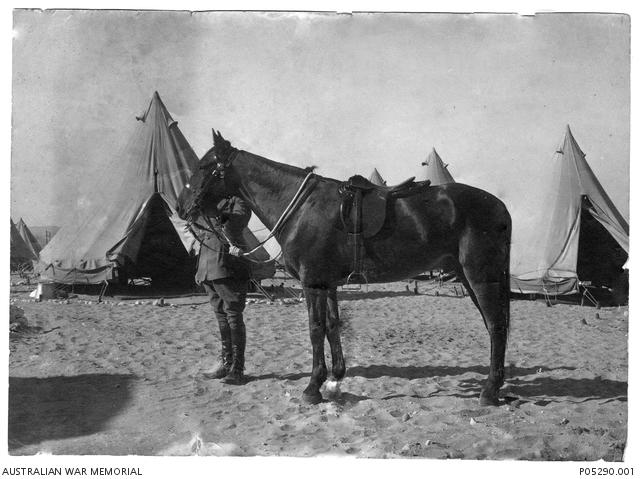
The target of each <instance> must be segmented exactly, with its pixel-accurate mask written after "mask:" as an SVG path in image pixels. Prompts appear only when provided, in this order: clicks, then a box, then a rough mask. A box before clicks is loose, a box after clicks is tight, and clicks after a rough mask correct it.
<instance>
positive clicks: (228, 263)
mask: <svg viewBox="0 0 640 479" xmlns="http://www.w3.org/2000/svg"><path fill="white" fill-rule="evenodd" d="M204 214H206V215H208V216H209V215H210V216H215V219H216V221H215V223H216V224H215V228H214V230H215V231H211V230H205V231H204V233H203V238H202V244H201V245H200V256H199V258H198V271H197V272H196V283H197V284H202V285H203V286H204V289H205V290H206V292H207V294H208V295H209V302H210V303H211V306H212V307H213V311H214V314H215V316H216V319H217V320H218V326H219V328H220V338H221V340H222V352H221V355H220V364H219V365H218V366H217V367H216V368H214V369H213V370H211V371H207V372H205V373H204V376H205V377H207V378H211V379H222V380H223V382H225V383H227V384H236V385H241V384H244V383H245V382H246V381H245V377H244V350H245V344H246V330H245V326H244V321H243V318H242V312H243V311H244V307H245V302H246V297H247V289H248V282H249V277H250V267H249V263H248V261H247V260H246V259H245V258H243V257H241V256H239V255H240V254H241V253H242V252H243V250H245V249H246V245H245V242H244V239H243V236H242V232H243V230H244V228H245V227H246V226H247V224H248V223H249V219H250V218H251V209H249V207H248V206H247V204H246V203H245V202H244V200H242V198H239V197H237V196H231V197H228V198H224V199H222V200H221V201H220V202H219V203H218V204H217V205H216V210H215V211H211V212H209V211H205V212H204ZM209 224H212V222H209Z"/></svg>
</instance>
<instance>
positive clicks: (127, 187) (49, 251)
mask: <svg viewBox="0 0 640 479" xmlns="http://www.w3.org/2000/svg"><path fill="white" fill-rule="evenodd" d="M136 120H138V123H136V127H135V129H134V131H133V132H132V136H131V138H130V140H129V142H128V143H127V144H126V146H125V148H124V149H123V151H122V152H121V154H120V155H118V156H117V158H114V161H113V163H112V164H110V165H108V167H109V169H108V171H107V172H106V173H105V175H97V178H96V180H94V181H95V184H94V185H91V186H95V189H94V190H93V191H92V197H91V198H88V199H86V203H88V206H87V207H85V209H84V211H78V212H77V214H76V215H75V216H73V215H72V218H71V219H70V221H69V222H68V223H67V224H66V225H64V226H62V227H61V228H60V230H59V231H58V232H57V233H56V235H55V236H54V237H53V238H52V239H51V241H50V242H49V243H48V244H47V245H46V246H45V247H44V248H43V249H42V251H41V253H40V261H39V262H38V263H37V266H36V271H37V272H39V273H40V276H41V278H42V279H45V280H47V279H48V280H52V281H55V282H58V283H67V284H72V283H75V284H97V283H102V282H104V281H106V280H112V279H116V277H117V278H118V279H119V280H120V281H122V282H124V281H125V280H126V279H127V278H139V277H150V278H151V280H152V281H153V282H156V281H157V282H159V283H171V282H173V283H176V282H182V281H193V277H194V273H195V268H196V261H195V253H196V250H197V242H196V241H195V238H194V237H193V236H192V234H191V233H190V232H188V231H187V229H186V223H185V222H184V221H183V220H181V219H180V218H179V217H178V215H177V213H176V211H175V207H176V204H177V199H178V195H179V194H180V192H181V191H182V188H183V187H184V185H185V184H186V183H187V181H188V179H189V178H190V176H191V172H192V171H194V169H195V168H197V164H198V158H197V156H196V154H195V152H194V151H193V149H192V148H191V146H190V145H189V143H188V142H187V140H186V138H185V137H184V135H183V134H182V132H181V131H180V129H179V128H178V123H177V121H175V120H174V119H173V118H172V117H171V115H170V114H169V112H168V111H167V109H166V107H165V105H164V104H163V102H162V100H161V99H160V96H159V95H158V93H157V92H155V93H154V94H153V97H152V99H151V102H150V103H149V106H148V108H147V110H146V111H145V112H144V114H143V115H141V116H138V117H136ZM109 177H110V179H109ZM80 200H84V199H83V198H80V199H79V202H81V201H80ZM250 234H251V233H250V232H245V236H249V235H250ZM251 236H253V235H251ZM254 239H255V237H254ZM247 242H250V238H249V239H247ZM256 244H257V242H256ZM256 254H258V255H261V256H264V254H266V253H264V254H263V252H259V251H258V252H256ZM258 259H260V258H258Z"/></svg>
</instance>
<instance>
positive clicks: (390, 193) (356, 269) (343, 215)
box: [338, 175, 431, 285]
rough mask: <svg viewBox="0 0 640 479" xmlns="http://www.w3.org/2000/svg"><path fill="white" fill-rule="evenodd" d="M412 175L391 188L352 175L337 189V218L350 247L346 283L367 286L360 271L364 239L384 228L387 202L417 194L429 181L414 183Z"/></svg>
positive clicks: (364, 277)
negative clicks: (340, 222) (349, 264)
mask: <svg viewBox="0 0 640 479" xmlns="http://www.w3.org/2000/svg"><path fill="white" fill-rule="evenodd" d="M414 180H415V176H413V177H411V178H409V179H407V180H405V181H403V182H402V183H400V184H398V185H395V186H378V185H376V184H374V183H372V182H370V181H369V180H367V179H366V178H364V177H363V176H360V175H355V176H352V177H351V178H349V179H348V180H347V181H345V182H344V183H341V184H340V186H339V187H338V192H339V193H340V219H341V221H342V225H343V226H344V229H345V230H346V232H347V240H348V245H349V246H350V247H351V248H353V260H352V264H351V273H350V274H349V276H347V278H346V284H347V285H349V284H350V283H353V282H359V283H363V282H364V283H368V281H367V276H366V274H365V272H364V268H363V261H364V240H365V239H368V238H372V237H374V236H375V235H377V234H378V233H379V232H380V230H381V229H382V227H383V226H384V225H385V222H386V219H387V210H388V207H389V206H391V205H390V203H391V202H393V201H394V200H395V199H397V198H406V197H408V196H412V195H415V194H418V193H420V192H421V191H423V190H424V189H425V188H427V187H428V186H429V185H430V184H431V181H429V180H427V181H419V182H415V181H414Z"/></svg>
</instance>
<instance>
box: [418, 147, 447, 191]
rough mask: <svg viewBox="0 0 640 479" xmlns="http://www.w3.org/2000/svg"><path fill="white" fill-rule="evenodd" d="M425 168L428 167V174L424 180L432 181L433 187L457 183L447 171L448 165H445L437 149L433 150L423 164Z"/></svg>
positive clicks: (426, 173)
mask: <svg viewBox="0 0 640 479" xmlns="http://www.w3.org/2000/svg"><path fill="white" fill-rule="evenodd" d="M422 165H423V166H426V167H427V168H426V172H425V176H424V179H425V180H431V185H432V186H437V185H444V184H446V183H455V180H454V179H453V176H451V173H449V170H448V169H447V166H448V165H445V164H444V162H443V161H442V159H441V158H440V155H438V152H437V151H436V149H435V148H433V149H432V150H431V153H429V156H427V159H426V160H425V161H423V162H422Z"/></svg>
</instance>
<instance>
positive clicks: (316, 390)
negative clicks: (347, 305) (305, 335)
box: [302, 287, 327, 404]
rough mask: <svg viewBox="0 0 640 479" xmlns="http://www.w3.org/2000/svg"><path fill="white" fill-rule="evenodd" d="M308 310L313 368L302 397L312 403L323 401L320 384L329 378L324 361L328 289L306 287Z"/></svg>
mask: <svg viewBox="0 0 640 479" xmlns="http://www.w3.org/2000/svg"><path fill="white" fill-rule="evenodd" d="M304 295H305V299H306V300H307V310H308V311H309V336H310V337H311V346H312V348H313V369H312V371H311V379H310V380H309V385H308V386H307V388H306V389H305V390H304V392H303V393H302V398H303V399H304V400H305V401H306V402H308V403H311V404H317V403H319V402H321V401H322V394H320V386H322V383H324V382H325V380H326V379H327V365H326V364H325V362H324V337H325V331H326V326H325V320H326V317H327V290H326V289H317V288H308V287H305V288H304Z"/></svg>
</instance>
